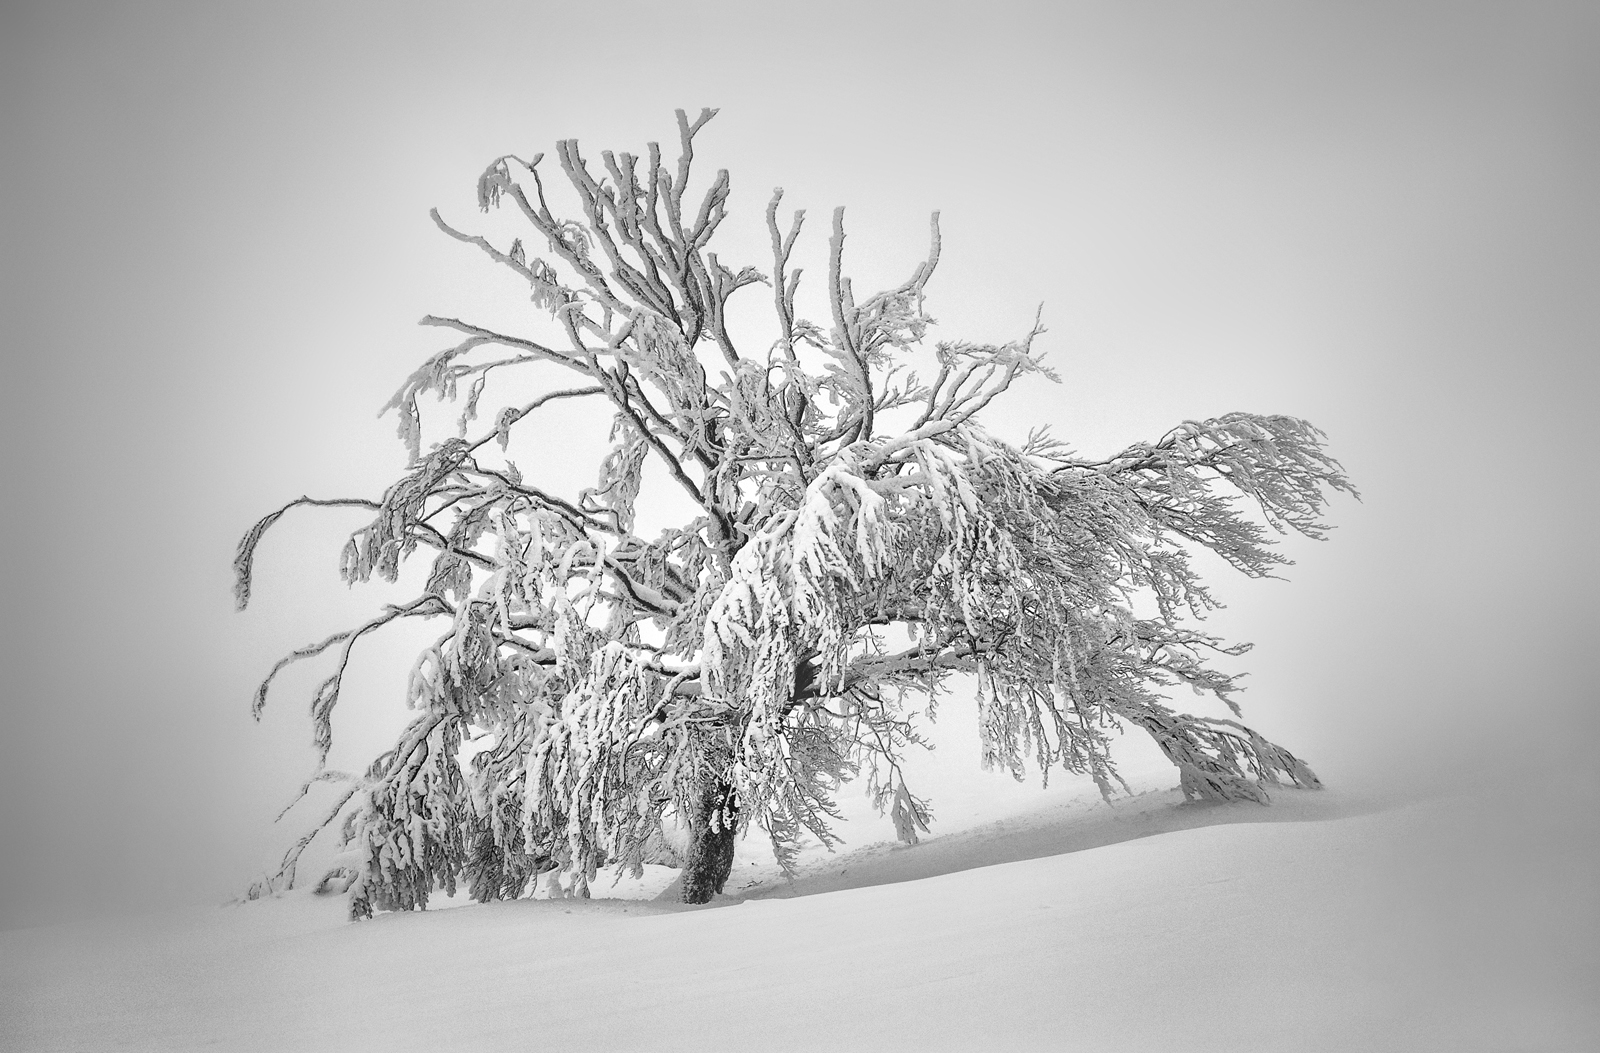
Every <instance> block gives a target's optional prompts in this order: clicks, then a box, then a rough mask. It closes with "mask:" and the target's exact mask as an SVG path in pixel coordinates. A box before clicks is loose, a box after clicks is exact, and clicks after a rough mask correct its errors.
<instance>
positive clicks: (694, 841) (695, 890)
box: [683, 782, 738, 903]
mask: <svg viewBox="0 0 1600 1053" xmlns="http://www.w3.org/2000/svg"><path fill="white" fill-rule="evenodd" d="M736 814H737V806H736V803H735V801H734V799H733V787H731V786H729V785H728V784H727V783H724V782H714V783H711V784H710V785H709V786H707V787H706V788H705V789H704V790H703V791H701V793H700V799H699V800H697V801H696V802H695V807H694V814H693V815H692V816H690V818H689V857H688V859H687V860H685V862H684V867H683V901H684V902H685V903H710V902H711V897H712V896H715V895H716V894H718V893H719V892H721V891H722V886H723V885H725V884H727V882H728V875H729V874H730V873H731V872H732V871H733V839H734V834H735V833H736V832H737V828H738V823H737V820H736V818H735V817H736Z"/></svg>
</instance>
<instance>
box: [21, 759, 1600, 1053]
mask: <svg viewBox="0 0 1600 1053" xmlns="http://www.w3.org/2000/svg"><path fill="white" fill-rule="evenodd" d="M988 778H991V781H990V783H989V785H990V786H991V787H992V786H994V785H995V784H994V783H993V781H992V777H988ZM1159 781H1160V776H1158V775H1157V774H1155V773H1152V774H1151V775H1150V776H1149V777H1147V778H1143V779H1142V780H1141V782H1140V783H1136V784H1135V790H1136V791H1141V792H1138V793H1137V794H1136V795H1135V796H1133V797H1129V798H1125V799H1122V800H1121V801H1120V802H1119V803H1118V804H1117V805H1115V806H1114V807H1108V806H1106V805H1104V804H1102V803H1100V802H1099V800H1098V797H1093V798H1091V797H1090V796H1086V795H1084V794H1082V793H1081V791H1082V789H1083V788H1082V787H1081V786H1077V785H1068V786H1063V787H1060V788H1057V789H1053V790H1052V791H1051V792H1050V793H1047V794H1040V793H1039V791H1038V789H1037V787H1036V786H1035V787H1034V788H1033V790H1032V796H1026V797H1025V796H1023V795H1020V792H1019V795H1018V796H1016V797H1014V798H1010V797H1005V795H1004V794H999V795H993V794H991V795H990V802H989V804H988V806H987V808H988V810H987V812H984V810H983V808H981V807H977V806H972V805H971V800H970V799H964V798H963V797H962V794H961V793H959V792H956V793H955V794H954V795H953V798H952V799H953V800H954V802H955V804H954V808H955V811H956V812H957V814H956V815H955V816H953V817H952V818H951V819H950V820H949V822H948V824H947V825H948V826H949V827H952V828H953V829H946V830H940V829H939V828H936V831H935V836H930V837H928V838H927V839H925V840H924V842H923V843H922V844H920V845H917V846H914V847H908V846H898V845H894V846H891V845H889V844H885V843H877V844H872V843H868V841H869V840H870V838H868V837H865V836H862V837H858V838H856V841H857V845H854V846H851V847H850V848H849V849H848V850H847V849H841V850H840V851H839V852H838V853H836V854H834V855H827V854H825V853H821V852H817V851H812V852H810V853H808V854H807V855H806V857H805V862H804V865H803V868H802V871H801V873H800V874H799V875H798V877H797V878H796V880H795V881H793V882H792V883H789V882H786V881H784V880H783V879H782V878H781V877H779V876H778V875H776V873H775V871H774V869H773V868H772V867H771V865H770V863H768V862H763V859H762V855H763V854H762V853H761V851H760V850H759V845H757V844H755V843H753V842H752V843H747V845H746V846H745V847H744V848H743V849H742V850H741V855H740V859H739V865H738V869H737V870H736V872H735V875H734V878H733V880H732V881H731V882H730V886H729V892H730V895H728V896H726V897H723V898H722V899H721V900H719V901H718V902H716V903H714V904H711V905H708V906H706V907H700V908H688V907H683V906H679V905H677V904H674V903H671V902H668V901H665V900H656V899H649V898H642V899H641V898H633V899H595V900H591V901H587V902H585V901H576V900H569V899H534V900H522V901H518V902H513V903H498V904H492V905H487V906H479V905H469V906H465V907H462V908H460V909H448V910H430V911H428V912H426V913H418V914H404V915H380V916H379V917H378V918H377V919H375V920H373V921H371V922H363V923H359V924H349V923H347V922H345V920H344V917H343V903H342V901H341V900H339V899H337V898H317V897H314V896H310V895H308V894H304V893H298V892H297V893H290V894H288V895H286V896H284V897H281V898H279V899H275V900H267V901H262V902H255V903H242V904H235V905H230V906H225V907H213V908H209V909H195V910H191V911H187V912H180V913H173V914H166V915H160V916H151V917H146V918H142V919H137V920H124V921H120V922H115V923H112V922H105V921H100V922H94V923H84V924H81V925H77V926H58V927H50V928H39V929H24V930H17V931H11V932H5V933H0V1010H3V1012H0V1046H3V1047H4V1048H5V1049H7V1050H111V1049H128V1050H189V1049H221V1050H263V1051H280V1050H282V1051H287V1050H308V1051H309V1050H337V1051H341V1053H344V1051H356V1050H383V1051H386V1053H399V1051H403V1050H413V1049H415V1050H469V1051H470V1050H510V1049H552V1050H554V1049H583V1050H610V1049H618V1050H630V1049H638V1050H644V1049H651V1050H657V1049H680V1048H694V1049H698V1050H768V1049H829V1050H868V1049H871V1050H884V1049H902V1048H903V1049H1005V1050H1009V1049H1082V1050H1117V1051H1129V1050H1175V1051H1202V1050H1213V1049H1214V1050H1285V1051H1287V1050H1330V1051H1346V1050H1401V1051H1410V1050H1440V1051H1451V1053H1457V1051H1468V1050H1485V1051H1488V1050H1573V1051H1579V1050H1593V1049H1597V1048H1600V982H1597V981H1600V968H1597V944H1596V934H1597V931H1600V930H1597V925H1596V921H1597V911H1600V905H1597V904H1596V902H1595V901H1594V898H1593V895H1592V893H1593V890H1594V887H1595V875H1596V874H1597V873H1600V853H1597V852H1596V850H1595V847H1594V839H1593V838H1592V837H1589V836H1588V834H1587V832H1586V831H1587V828H1588V824H1592V815H1593V812H1592V810H1591V809H1592V807H1593V806H1594V804H1595V802H1594V801H1593V800H1592V799H1586V797H1588V796H1590V795H1588V794H1587V791H1584V790H1581V789H1578V788H1576V784H1574V786H1569V787H1566V788H1565V789H1563V788H1561V787H1556V786H1550V787H1539V786H1537V785H1534V786H1530V787H1528V789H1527V793H1526V794H1524V795H1522V796H1516V797H1513V796H1508V795H1505V794H1502V793H1494V792H1490V791H1488V790H1485V791H1481V792H1468V793H1461V794H1457V795H1455V796H1444V797H1435V798H1433V799H1426V800H1415V799H1414V800H1410V801H1406V800H1402V799H1395V798H1393V797H1391V798H1389V799H1384V798H1381V797H1379V796H1376V795H1370V794H1369V795H1362V794H1361V793H1359V792H1357V791H1352V790H1340V789H1332V790H1327V791H1323V792H1320V793H1319V792H1310V791H1294V790H1281V791H1279V792H1277V793H1276V794H1275V800H1274V804H1273V805H1272V806H1271V807H1269V808H1262V807H1260V806H1257V805H1252V804H1237V805H1224V806H1207V805H1185V804H1182V803H1181V799H1180V798H1179V796H1178V794H1177V792H1176V791H1174V790H1168V789H1158V788H1154V787H1155V786H1157V785H1158V784H1159ZM1171 781H1172V780H1171V779H1170V778H1167V779H1166V782H1167V783H1169V784H1170V782H1171ZM957 789H958V790H959V788H957ZM1020 789H1021V788H1019V791H1020ZM996 799H999V800H1000V803H998V804H996V803H994V802H995V800H996ZM1573 823H1577V824H1580V825H1576V826H1574V825H1571V824H1573ZM858 825H864V824H858ZM670 877H671V872H669V871H657V872H654V873H652V874H651V875H650V876H649V878H647V882H646V883H644V884H641V885H629V884H628V883H626V882H624V883H623V884H621V885H619V886H617V887H616V888H615V889H614V890H612V891H614V892H615V893H616V894H619V895H631V896H635V897H638V896H650V895H653V894H655V893H657V892H660V891H662V890H663V888H664V886H665V885H666V883H667V881H668V880H669V879H670ZM599 891H600V894H601V895H606V894H607V890H606V888H605V887H604V886H602V888H601V889H600V890H599ZM666 892H667V895H669V896H670V889H668V890H666Z"/></svg>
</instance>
